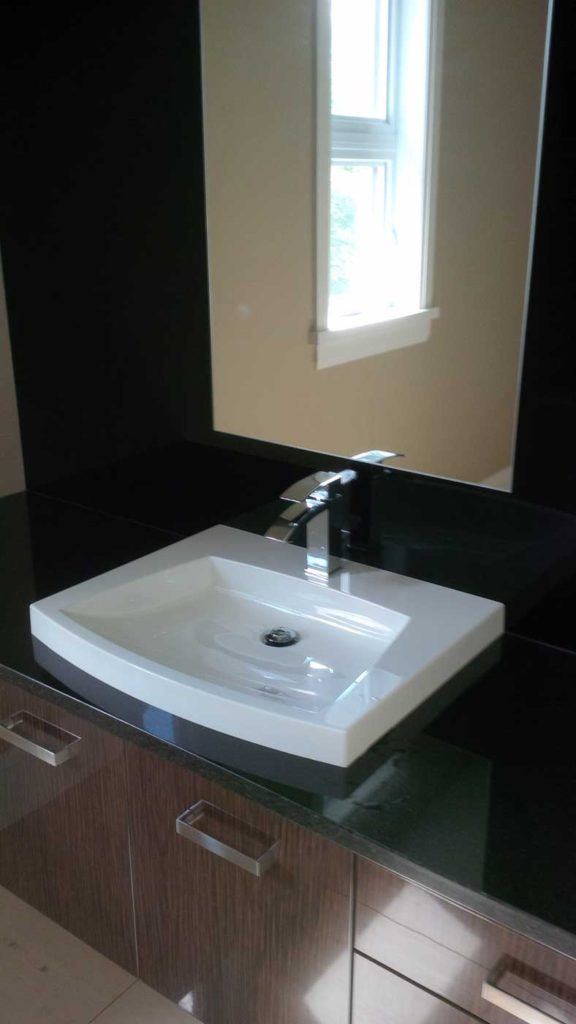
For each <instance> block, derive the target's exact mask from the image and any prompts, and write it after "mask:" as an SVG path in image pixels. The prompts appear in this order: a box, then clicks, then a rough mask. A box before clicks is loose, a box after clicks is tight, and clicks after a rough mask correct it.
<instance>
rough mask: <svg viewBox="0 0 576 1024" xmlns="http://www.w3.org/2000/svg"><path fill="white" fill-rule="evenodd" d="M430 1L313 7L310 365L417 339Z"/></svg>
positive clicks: (422, 322) (424, 244) (429, 151)
mask: <svg viewBox="0 0 576 1024" xmlns="http://www.w3.org/2000/svg"><path fill="white" fill-rule="evenodd" d="M440 2H441V0H318V111H317V117H318V168H317V170H318V175H317V176H318V236H317V249H318V309H317V318H318V329H317V332H316V342H317V353H318V359H317V363H318V366H319V367H323V366H331V365H334V364H335V363H339V362H347V361H349V360H352V359H359V358H363V357H364V356H366V355H372V354H374V353H376V352H383V351H386V350H388V349H391V348H397V347H399V346H402V345H409V344H416V343H418V342H421V341H425V340H426V339H427V338H428V336H429V333H430V321H431V319H432V317H433V316H434V315H436V311H435V310H431V309H429V300H430V291H431V273H430V267H429V263H430V259H429V253H430V250H431V244H430V242H431V234H432V226H433V216H432V215H433V184H434V156H435V147H434V135H435V128H436V123H437V103H436V102H435V101H436V96H435V91H436V86H435V79H436V75H435V67H436V63H437V55H438V47H439V23H440V19H439V6H440Z"/></svg>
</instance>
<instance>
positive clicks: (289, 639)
mask: <svg viewBox="0 0 576 1024" xmlns="http://www.w3.org/2000/svg"><path fill="white" fill-rule="evenodd" d="M299 639H300V633H297V632H296V630H295V629H284V627H283V626H277V627H276V628H275V629H269V630H268V632H267V633H263V634H262V643H263V644H266V646H267V647H292V645H293V644H297V643H298V641H299Z"/></svg>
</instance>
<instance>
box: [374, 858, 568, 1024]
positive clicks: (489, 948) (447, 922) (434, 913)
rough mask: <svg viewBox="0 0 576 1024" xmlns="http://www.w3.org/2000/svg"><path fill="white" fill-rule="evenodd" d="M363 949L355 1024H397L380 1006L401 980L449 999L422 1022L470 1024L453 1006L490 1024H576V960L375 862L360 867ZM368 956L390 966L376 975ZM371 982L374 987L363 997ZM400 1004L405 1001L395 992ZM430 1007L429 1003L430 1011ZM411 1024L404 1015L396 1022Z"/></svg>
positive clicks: (415, 1016) (415, 1019) (415, 1023)
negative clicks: (558, 1023) (390, 1022)
mask: <svg viewBox="0 0 576 1024" xmlns="http://www.w3.org/2000/svg"><path fill="white" fill-rule="evenodd" d="M354 945H355V948H356V950H357V951H358V952H359V953H360V954H363V956H361V957H356V965H357V967H358V960H360V961H361V963H360V965H359V969H357V970H355V983H354V988H355V999H354V1004H355V1007H357V1016H356V1017H355V1021H354V1024H387V1022H388V1020H389V1017H388V1016H387V1015H386V1013H385V1012H384V1010H383V1009H381V1010H380V1015H379V1013H378V1011H377V1006H378V1005H380V1006H382V1003H381V997H382V994H383V993H385V992H386V991H387V990H390V989H391V988H392V989H394V988H396V989H397V986H396V984H395V982H393V981H392V980H391V978H394V977H396V976H398V975H402V976H403V978H402V980H403V981H404V982H405V983H406V984H408V990H410V989H412V988H413V987H414V984H415V985H417V986H419V987H420V989H421V990H426V993H427V995H428V996H431V995H432V994H433V995H434V996H437V997H439V998H440V1000H441V1001H442V1000H444V1001H445V1002H444V1003H442V1002H440V1007H442V1005H443V1006H444V1009H443V1011H442V1012H441V1013H440V1016H438V1013H437V1011H434V1012H432V1010H431V1011H430V1016H427V1015H426V1012H425V1010H424V1009H423V1010H422V1014H423V1016H421V1015H420V1010H419V1009H415V1010H414V1013H413V1016H412V1018H411V1021H412V1024H418V1022H419V1021H420V1020H422V1021H426V1024H433V1022H436V1021H438V1022H440V1021H442V1022H444V1021H445V1022H446V1024H452V1022H454V1024H458V1022H459V1021H461V1020H462V1019H464V1020H466V1019H468V1018H467V1017H466V1016H464V1018H462V1016H460V1017H459V1016H457V1015H456V1016H455V1015H454V1013H453V1009H451V1008H450V1007H452V1008H454V1009H459V1010H461V1013H462V1014H470V1015H471V1016H472V1017H474V1018H480V1019H482V1020H484V1021H487V1022H488V1024H514V1021H529V1022H531V1024H547V1022H550V1024H553V1022H554V1021H561V1022H563V1024H576V962H575V961H574V960H573V959H571V958H570V957H568V956H564V955H562V954H561V953H558V952H557V951H555V950H552V949H550V948H549V947H547V946H544V945H541V944H540V943H538V942H535V941H533V940H531V939H527V938H524V937H522V936H520V935H518V934H517V933H515V932H513V931H510V930H509V929H507V928H502V927H501V926H499V925H497V924H494V923H493V922H491V921H487V920H485V919H484V918H481V917H479V916H478V915H476V914H474V913H472V912H471V911H469V910H466V909H465V908H463V907H459V906H457V905H455V904H452V903H450V902H449V901H448V900H445V899H442V898H441V897H440V896H437V895H435V894H434V893H432V892H429V891H428V890H426V889H423V888H420V887H419V886H417V885H414V884H412V883H411V882H407V881H405V880H404V879H402V878H399V877H398V876H397V875H394V874H392V873H391V872H390V871H387V870H386V869H384V868H382V867H380V866H378V865H376V864H373V863H371V862H369V861H365V860H359V862H358V871H357V901H356V914H355V938H354ZM365 957H370V958H371V959H372V960H375V961H378V963H379V964H381V965H382V967H378V965H373V966H374V970H369V969H368V967H367V966H366V963H367V961H366V960H365V959H364V958H365ZM384 968H386V970H384V971H383V969H384ZM378 971H383V974H378ZM391 972H395V973H394V974H392V973H391ZM362 979H364V983H365V988H366V987H367V989H368V991H367V992H366V991H365V992H364V994H363V995H362V993H361V986H362ZM409 983H414V984H409ZM372 989H373V990H374V993H376V994H372V995H371V994H370V992H371V990H372ZM393 998H394V999H395V1000H396V999H400V996H399V995H398V994H397V992H395V994H394V996H393ZM406 998H407V999H408V994H407V995H406ZM411 998H413V999H415V998H416V996H415V995H414V993H412V996H411ZM425 1002H426V1001H425V1000H420V1003H421V1005H422V1006H423V1007H424V1006H425ZM442 1014H444V1015H442ZM405 1019H406V1020H408V1019H409V1018H405V1017H404V1016H403V1015H402V1014H401V1013H397V1014H396V1018H395V1021H394V1024H403V1022H404V1020H405Z"/></svg>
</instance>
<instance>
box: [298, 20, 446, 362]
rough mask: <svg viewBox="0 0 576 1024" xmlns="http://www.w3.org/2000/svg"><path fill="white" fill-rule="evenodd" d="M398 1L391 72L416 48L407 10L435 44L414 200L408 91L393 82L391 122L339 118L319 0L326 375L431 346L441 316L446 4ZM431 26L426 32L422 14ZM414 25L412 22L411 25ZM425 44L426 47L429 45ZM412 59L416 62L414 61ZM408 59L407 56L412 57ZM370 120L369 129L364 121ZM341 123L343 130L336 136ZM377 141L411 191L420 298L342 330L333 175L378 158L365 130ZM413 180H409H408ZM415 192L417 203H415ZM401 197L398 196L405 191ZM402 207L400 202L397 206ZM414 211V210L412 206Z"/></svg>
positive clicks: (321, 358)
mask: <svg viewBox="0 0 576 1024" xmlns="http://www.w3.org/2000/svg"><path fill="white" fill-rule="evenodd" d="M389 2H390V44H389V45H390V52H391V61H390V64H391V67H392V68H393V69H397V68H398V67H399V63H400V60H402V56H403V55H402V54H400V60H399V59H398V53H397V48H402V47H403V46H406V45H408V44H407V40H408V39H410V38H411V36H410V32H409V31H404V32H401V31H398V25H399V10H400V8H399V3H400V2H401V4H402V17H403V18H404V19H408V22H409V21H410V19H411V18H413V19H419V20H417V21H415V24H416V25H417V30H420V31H424V32H425V33H426V35H427V40H425V41H424V44H423V45H424V46H425V49H426V53H427V66H425V67H422V68H421V69H420V70H421V73H422V74H423V75H424V76H425V78H424V85H423V88H425V90H426V100H425V110H424V118H425V124H424V128H423V129H422V126H421V133H422V130H423V131H424V139H425V141H424V147H423V148H424V153H423V166H422V169H421V171H422V173H421V176H420V184H419V187H418V188H417V190H416V191H417V192H418V193H419V197H417V201H416V202H415V201H414V188H413V185H412V184H411V182H410V181H409V180H408V176H407V175H405V172H404V168H405V167H406V166H407V165H406V163H405V159H404V155H405V150H406V149H407V147H408V146H409V144H410V142H411V140H410V137H409V131H408V130H405V131H404V133H403V132H402V131H398V125H399V124H404V125H406V124H407V123H409V119H408V121H407V120H406V118H404V120H402V119H403V109H402V105H403V103H405V104H407V103H408V102H409V100H408V98H407V96H406V95H405V94H404V93H403V88H402V84H401V83H400V82H398V81H395V76H394V75H390V78H389V82H388V111H389V120H388V121H387V122H386V123H385V124H384V125H382V123H381V122H377V121H374V122H368V121H366V120H364V119H355V118H347V117H337V118H334V119H332V117H331V89H330V77H331V73H330V59H331V55H330V34H331V32H330V0H317V82H316V123H317V154H316V161H317V162H316V275H317V277H316V327H315V330H314V331H313V335H312V341H313V343H314V344H315V346H316V367H317V369H325V368H327V367H330V366H337V365H338V364H341V363H347V362H352V361H356V360H358V359H364V358H366V357H367V356H372V355H377V354H379V353H382V352H388V351H391V350H392V349H397V348H404V347H405V346H408V345H416V344H421V343H422V342H425V341H427V340H428V338H429V337H430V332H431V324H432V320H433V319H435V318H436V317H437V316H438V315H439V311H438V310H437V309H435V308H434V307H433V303H432V289H433V266H432V263H433V249H434V227H435V225H434V219H435V207H436V181H437V165H438V144H437V140H438V134H439V115H440V68H441V50H442V26H443V4H444V0H389ZM423 9H424V11H425V12H426V13H427V21H426V22H425V23H424V27H423V28H422V25H423V22H422V11H423ZM404 24H406V20H405V22H404ZM421 45H422V41H421ZM408 59H409V58H408ZM404 60H406V55H404ZM361 121H363V125H361V124H360V122H361ZM333 124H335V130H334V137H333ZM366 126H368V130H369V132H373V134H374V141H375V145H374V150H373V153H372V156H373V157H374V158H376V159H383V158H384V159H386V157H387V156H388V157H390V158H391V159H393V160H394V162H395V167H396V175H397V182H396V187H397V188H398V189H400V201H401V190H402V187H403V184H404V186H405V189H406V193H407V196H406V201H407V203H408V204H409V206H410V210H411V211H414V212H413V215H412V221H413V224H412V228H411V230H409V231H407V232H406V234H407V235H408V236H411V239H410V242H409V244H410V245H411V246H412V248H411V250H410V252H409V253H408V252H407V254H406V258H407V259H409V260H410V261H411V262H410V266H411V267H412V268H414V267H415V268H416V270H415V271H414V274H416V275H417V276H416V277H413V282H412V284H413V287H412V296H411V298H410V299H407V301H406V303H405V304H404V306H403V308H402V310H401V311H400V310H398V311H393V312H392V313H391V315H390V316H389V317H387V318H386V319H382V320H380V321H379V322H377V323H373V322H364V323H363V322H362V321H361V320H360V318H359V321H358V323H357V324H356V325H354V326H351V327H346V328H342V329H334V328H333V327H330V326H329V324H328V305H329V298H330V294H329V287H330V284H329V282H330V172H331V166H332V161H333V159H334V158H335V156H336V159H338V158H341V159H342V161H344V160H346V159H347V160H348V161H351V160H360V161H361V160H362V158H363V159H365V160H366V161H367V162H368V160H369V159H370V156H371V153H370V148H369V146H370V138H369V135H368V134H367V132H366V130H365V128H366ZM405 178H406V180H404V179H405ZM408 193H409V196H408ZM397 196H398V192H397ZM397 201H398V199H397ZM406 208H407V209H408V207H406Z"/></svg>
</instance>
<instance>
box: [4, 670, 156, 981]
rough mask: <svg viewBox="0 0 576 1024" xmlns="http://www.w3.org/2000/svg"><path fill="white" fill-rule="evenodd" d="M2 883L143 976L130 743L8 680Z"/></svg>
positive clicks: (127, 967) (5, 703)
mask: <svg viewBox="0 0 576 1024" xmlns="http://www.w3.org/2000/svg"><path fill="white" fill-rule="evenodd" d="M0 885H3V886H5V888H7V889H9V890H10V891H11V892H13V893H15V895H17V896H19V897H20V898H21V899H23V900H25V901H26V902H27V903H29V904H31V905H32V906H33V907H36V908H37V909H38V910H40V911H41V912H42V913H43V914H46V916H47V917H49V918H51V919H52V920H53V921H56V922H57V923H58V924H60V925H62V926H63V927H64V928H66V929H68V931H70V932H72V933H73V934H74V935H77V936H78V937H79V938H81V939H83V940H84V941H85V942H88V943H89V944H90V945H91V946H93V947H94V948H95V949H97V950H99V951H100V952H101V953H104V955H105V956H108V957H109V958H110V959H111V960H114V961H115V962H116V963H118V964H120V965H121V966H122V967H125V968H126V969H127V970H130V971H134V969H135V963H136V960H135V948H134V928H133V913H132V904H131V896H130V864H129V854H128V809H127V800H126V788H125V764H124V744H123V742H122V741H121V740H119V739H117V738H116V737H115V736H111V735H110V734H108V733H107V732H104V731H103V730H100V729H98V728H97V727H96V726H94V725H92V724H91V723H90V722H88V721H86V720H85V719H82V718H78V717H76V716H75V715H71V714H69V713H68V712H66V711H63V710H62V709H61V708H58V707H56V706H55V705H53V704H51V703H50V702H49V701H44V700H42V699H40V698H37V697H33V696H31V695H29V694H27V693H26V692H25V691H24V690H21V689H20V688H19V687H17V686H12V685H10V684H9V683H8V682H7V681H6V680H4V679H2V678H1V677H0Z"/></svg>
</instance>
